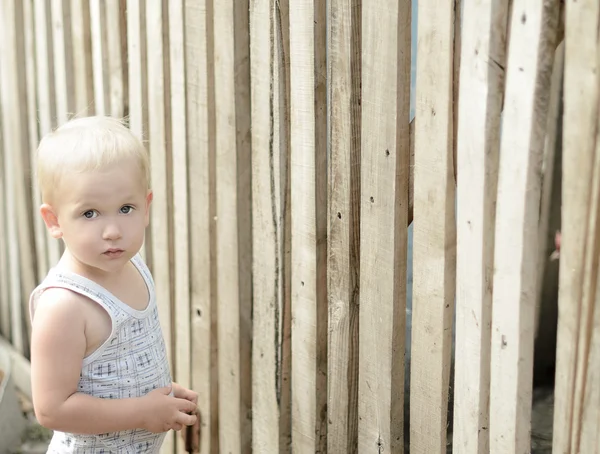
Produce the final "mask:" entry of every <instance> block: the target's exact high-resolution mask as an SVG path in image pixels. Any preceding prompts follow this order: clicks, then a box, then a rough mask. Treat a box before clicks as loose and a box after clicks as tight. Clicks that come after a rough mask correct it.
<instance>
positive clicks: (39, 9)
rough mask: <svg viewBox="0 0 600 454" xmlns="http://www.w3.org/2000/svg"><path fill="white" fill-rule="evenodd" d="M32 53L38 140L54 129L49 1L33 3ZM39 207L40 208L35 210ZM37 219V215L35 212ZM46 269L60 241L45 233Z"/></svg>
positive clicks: (57, 252)
mask: <svg viewBox="0 0 600 454" xmlns="http://www.w3.org/2000/svg"><path fill="white" fill-rule="evenodd" d="M33 6H34V19H35V21H34V22H35V29H34V30H35V54H36V68H35V70H36V76H37V110H36V113H37V116H38V121H39V134H40V137H43V136H44V135H46V134H48V133H49V132H50V131H51V130H52V128H53V127H55V126H56V102H55V99H56V97H55V88H54V87H55V85H54V68H53V64H52V62H53V54H54V52H53V46H52V23H51V20H50V17H51V15H50V5H49V2H48V0H34V4H33ZM37 208H39V207H37ZM36 216H39V212H38V211H37V209H36ZM46 243H47V247H48V268H51V267H52V266H54V265H55V264H56V263H57V262H58V260H59V259H60V254H61V246H60V242H59V241H58V240H56V239H54V238H52V237H51V236H50V234H49V233H46Z"/></svg>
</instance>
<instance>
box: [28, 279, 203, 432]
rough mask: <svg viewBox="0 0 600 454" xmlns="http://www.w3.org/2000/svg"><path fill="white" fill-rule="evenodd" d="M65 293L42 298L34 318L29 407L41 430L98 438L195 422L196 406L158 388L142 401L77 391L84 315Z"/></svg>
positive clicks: (69, 295)
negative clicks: (101, 434)
mask: <svg viewBox="0 0 600 454" xmlns="http://www.w3.org/2000/svg"><path fill="white" fill-rule="evenodd" d="M81 307H82V305H81V304H80V302H79V304H78V301H77V296H76V295H74V294H70V292H68V291H66V290H61V291H48V292H45V293H44V294H43V295H42V298H41V299H40V303H39V305H38V309H37V310H36V314H35V318H34V320H33V330H32V343H31V363H32V364H31V374H32V377H31V378H32V392H33V404H34V408H35V413H36V416H37V418H38V420H39V422H40V424H42V425H43V426H45V427H47V428H49V429H52V430H58V431H63V432H69V433H80V434H100V433H108V432H116V431H121V430H127V429H134V428H146V429H148V430H151V431H153V432H163V431H167V430H169V429H176V430H177V429H180V428H181V427H182V425H191V424H194V423H195V421H196V417H195V416H194V415H188V414H186V412H191V411H194V410H195V408H196V406H195V405H194V404H193V403H192V402H189V401H187V400H184V399H175V398H172V397H169V396H168V395H167V394H168V391H169V390H157V392H153V393H150V394H148V395H147V396H145V397H142V398H131V399H100V398H96V397H92V396H89V395H85V394H82V393H79V392H77V384H78V382H79V374H80V371H81V363H82V360H83V358H84V355H85V350H86V338H85V316H84V313H83V311H82V309H81Z"/></svg>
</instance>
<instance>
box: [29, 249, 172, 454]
mask: <svg viewBox="0 0 600 454" xmlns="http://www.w3.org/2000/svg"><path fill="white" fill-rule="evenodd" d="M131 262H132V263H133V265H134V266H135V267H136V268H137V270H138V271H139V272H140V274H141V275H142V277H143V278H144V281H145V283H146V287H147V288H148V293H149V295H150V298H149V303H148V306H147V307H146V309H144V310H142V311H138V310H135V309H133V308H132V307H130V306H128V305H127V304H125V303H123V302H122V301H120V300H119V299H118V298H116V297H115V296H114V295H113V294H111V293H110V292H109V291H107V290H106V289H104V288H103V287H101V286H100V285H98V284H96V283H95V282H93V281H91V280H89V279H87V278H85V277H83V276H80V275H77V274H75V273H72V272H70V271H68V270H64V269H60V268H53V269H52V270H50V272H49V273H48V276H46V278H45V279H44V281H43V282H42V283H41V284H40V285H39V286H38V287H37V288H36V289H35V290H34V291H33V292H32V294H31V298H30V301H29V309H30V314H31V318H32V319H33V315H34V312H35V307H36V304H37V301H38V299H39V296H40V295H41V293H42V292H43V291H44V290H46V289H48V288H53V287H61V288H65V289H68V290H71V291H73V292H76V293H79V294H81V295H83V296H86V297H88V298H89V299H91V300H92V301H95V302H96V303H98V304H99V305H100V306H101V307H102V308H104V309H105V310H106V312H107V313H108V314H109V315H110V318H111V321H112V332H111V334H110V336H109V338H108V339H107V340H106V342H104V344H102V345H101V346H100V347H99V348H98V349H97V350H96V351H94V352H93V353H91V354H90V355H89V356H87V357H86V358H84V360H83V363H82V368H81V374H80V378H79V384H78V391H79V392H80V393H84V394H89V395H90V396H94V397H99V398H102V399H123V398H129V397H141V396H144V395H145V394H147V393H148V392H150V391H152V390H154V389H157V388H162V387H165V386H170V385H171V373H170V370H169V363H168V360H167V355H166V349H165V344H164V340H163V336H162V331H161V327H160V323H159V319H158V308H157V305H156V294H155V292H154V281H153V279H152V276H151V274H150V270H149V269H148V268H147V266H146V265H145V263H144V262H143V260H142V258H141V257H140V256H139V254H138V255H136V256H135V257H133V259H132V260H131ZM165 435H166V434H165V433H161V434H154V433H151V432H148V431H146V430H143V429H135V430H127V431H121V432H113V433H107V434H100V435H79V434H77V435H76V434H69V433H63V432H58V431H55V432H54V435H53V437H52V440H51V442H50V446H49V448H48V451H47V453H48V454H66V453H73V454H141V453H146V454H151V453H152V454H153V453H158V452H159V451H160V447H161V444H162V442H163V440H164V437H165Z"/></svg>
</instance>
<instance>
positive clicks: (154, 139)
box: [94, 0, 175, 453]
mask: <svg viewBox="0 0 600 454" xmlns="http://www.w3.org/2000/svg"><path fill="white" fill-rule="evenodd" d="M163 18H164V16H163V2H162V1H158V0H157V1H155V2H149V3H147V4H146V39H147V42H146V45H147V48H148V49H152V52H148V67H147V70H148V125H149V130H148V138H149V150H150V161H151V163H152V174H151V178H152V188H153V191H154V198H153V202H152V210H151V222H152V236H151V238H150V240H151V244H152V258H153V262H152V273H153V275H154V280H155V282H156V297H157V301H158V310H159V314H160V319H161V325H162V330H163V334H164V337H165V344H166V348H167V356H168V359H169V363H170V364H171V370H172V372H173V335H172V331H173V330H172V326H173V320H172V317H171V287H170V284H171V277H172V276H171V269H170V268H171V267H170V253H169V244H170V241H169V237H170V232H169V203H168V200H169V187H168V185H169V177H168V157H167V153H168V149H167V128H168V127H169V126H170V125H168V124H167V120H166V116H167V112H166V106H165V99H166V96H167V92H168V87H167V82H166V80H167V79H168V78H167V75H166V74H165V67H164V58H165V56H166V54H168V49H165V47H166V45H165V43H164V35H165V34H166V33H167V30H165V21H164V20H163ZM94 71H96V68H94ZM105 112H107V111H105ZM107 113H108V112H107ZM174 446H175V442H174V437H173V433H172V432H171V433H169V435H168V436H167V438H166V439H165V444H164V448H163V449H164V450H165V452H169V453H172V452H173V451H174Z"/></svg>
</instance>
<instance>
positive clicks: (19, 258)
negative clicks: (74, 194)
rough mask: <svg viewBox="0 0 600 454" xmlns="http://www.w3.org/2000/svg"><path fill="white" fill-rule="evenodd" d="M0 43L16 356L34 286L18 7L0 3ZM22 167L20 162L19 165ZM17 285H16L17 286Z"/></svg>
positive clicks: (25, 339) (25, 340) (23, 344)
mask: <svg viewBox="0 0 600 454" xmlns="http://www.w3.org/2000/svg"><path fill="white" fill-rule="evenodd" d="M0 5H1V8H0V9H2V12H1V13H0V14H1V16H0V19H1V21H0V23H1V24H2V27H0V30H2V31H3V37H2V38H3V39H2V43H1V44H0V46H1V47H0V59H1V60H0V90H2V95H1V97H2V100H3V102H2V106H1V115H2V126H3V140H4V150H6V153H5V158H6V161H5V162H4V164H5V168H4V169H3V171H4V178H5V184H6V189H7V193H6V204H7V221H8V231H7V233H8V238H9V256H10V273H11V275H10V279H11V283H12V285H11V317H12V329H13V333H12V334H13V338H12V340H13V343H14V345H15V347H16V348H17V350H19V352H21V353H23V354H25V355H28V345H29V331H30V329H31V326H30V319H29V317H28V309H27V307H28V304H27V298H23V296H24V295H27V294H28V293H29V292H31V291H32V290H33V288H34V287H35V274H34V273H35V270H34V258H33V254H34V250H33V244H32V243H33V241H32V238H31V235H30V226H31V220H32V219H31V212H30V209H29V204H28V201H27V199H28V192H27V182H28V180H29V178H28V177H27V176H26V174H25V167H24V159H23V156H22V150H25V154H26V156H28V155H29V153H28V147H29V141H28V130H27V125H28V124H27V109H26V108H25V109H21V108H20V106H27V93H26V83H25V42H24V36H23V34H22V31H23V9H22V6H23V5H22V3H21V2H16V1H15V0H3V2H2V3H1V4H0ZM25 162H26V160H25ZM19 283H20V285H19Z"/></svg>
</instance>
